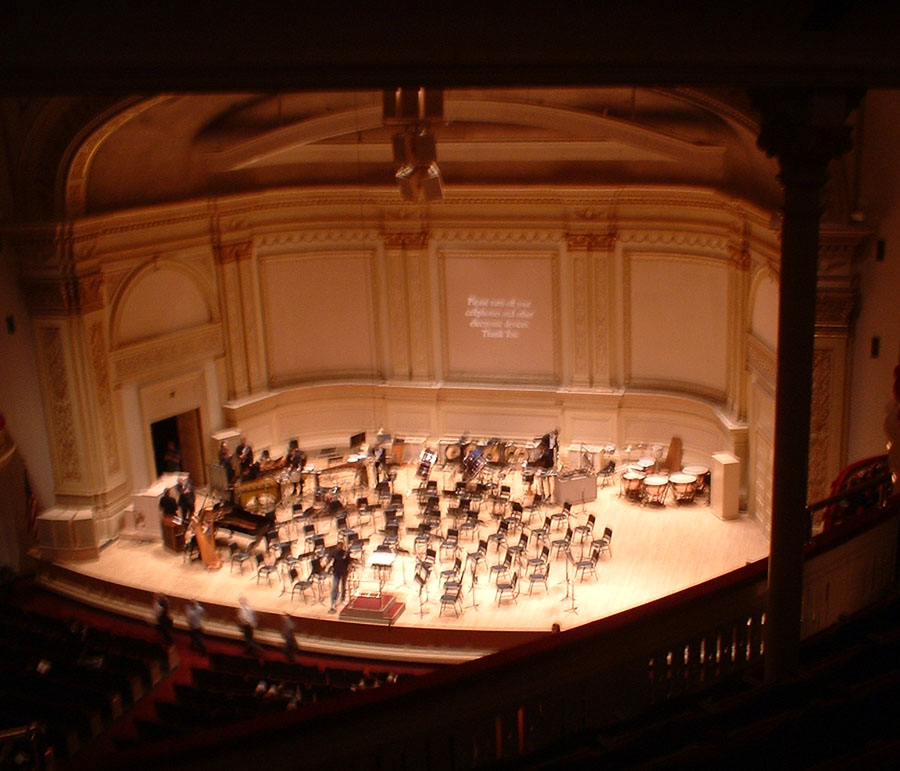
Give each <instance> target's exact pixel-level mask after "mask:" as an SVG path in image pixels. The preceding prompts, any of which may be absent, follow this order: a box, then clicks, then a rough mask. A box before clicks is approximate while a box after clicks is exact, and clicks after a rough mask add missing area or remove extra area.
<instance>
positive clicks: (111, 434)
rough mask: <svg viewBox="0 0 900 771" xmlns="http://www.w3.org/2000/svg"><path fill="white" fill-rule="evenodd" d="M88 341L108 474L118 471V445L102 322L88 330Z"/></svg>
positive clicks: (96, 323) (94, 324)
mask: <svg viewBox="0 0 900 771" xmlns="http://www.w3.org/2000/svg"><path fill="white" fill-rule="evenodd" d="M88 341H89V344H90V349H91V366H92V367H93V370H94V381H95V383H96V389H97V406H98V408H99V412H100V434H101V436H102V437H103V448H104V450H105V451H106V452H105V456H106V470H107V472H108V473H110V474H115V473H116V472H117V471H119V468H120V462H119V447H118V443H117V441H116V425H115V416H114V412H113V404H112V391H111V389H110V385H109V370H108V367H107V363H106V340H105V339H104V335H103V323H102V322H100V321H97V322H95V323H93V324H91V326H90V329H89V330H88Z"/></svg>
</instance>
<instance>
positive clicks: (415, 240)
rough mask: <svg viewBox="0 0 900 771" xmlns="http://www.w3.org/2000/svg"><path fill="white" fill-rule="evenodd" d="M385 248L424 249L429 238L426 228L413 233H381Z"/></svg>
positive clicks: (429, 234)
mask: <svg viewBox="0 0 900 771" xmlns="http://www.w3.org/2000/svg"><path fill="white" fill-rule="evenodd" d="M381 238H382V240H383V242H384V247H385V249H426V248H427V247H428V242H429V241H430V240H431V233H430V232H429V231H427V230H422V231H417V232H415V233H382V234H381Z"/></svg>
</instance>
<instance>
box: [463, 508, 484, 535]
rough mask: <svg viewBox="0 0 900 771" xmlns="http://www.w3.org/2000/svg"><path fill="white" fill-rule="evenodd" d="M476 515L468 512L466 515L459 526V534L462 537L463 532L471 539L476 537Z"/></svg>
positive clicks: (477, 523)
mask: <svg viewBox="0 0 900 771" xmlns="http://www.w3.org/2000/svg"><path fill="white" fill-rule="evenodd" d="M479 524H480V523H479V522H478V515H477V514H476V513H473V512H470V513H469V515H468V516H467V517H466V521H465V522H463V523H462V524H461V525H460V526H459V536H460V538H462V536H463V534H464V533H468V534H469V535H470V536H471V537H472V538H473V539H474V538H477V537H478V525H479Z"/></svg>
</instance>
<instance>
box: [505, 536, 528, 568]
mask: <svg viewBox="0 0 900 771" xmlns="http://www.w3.org/2000/svg"><path fill="white" fill-rule="evenodd" d="M526 551H528V534H527V533H522V534H521V535H520V536H519V542H518V543H516V544H513V545H512V546H507V547H506V554H507V556H509V555H510V554H511V555H512V556H513V559H515V560H516V564H518V563H520V562H521V561H522V559H523V557H524V556H525V552H526Z"/></svg>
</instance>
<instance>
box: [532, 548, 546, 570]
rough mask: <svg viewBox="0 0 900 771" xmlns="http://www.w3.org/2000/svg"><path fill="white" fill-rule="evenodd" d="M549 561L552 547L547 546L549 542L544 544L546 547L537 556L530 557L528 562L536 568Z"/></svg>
mask: <svg viewBox="0 0 900 771" xmlns="http://www.w3.org/2000/svg"><path fill="white" fill-rule="evenodd" d="M549 562H550V547H549V546H547V544H544V548H543V549H541V553H540V554H538V555H537V556H536V557H530V558H529V559H528V563H527V564H528V567H530V568H532V569H533V570H536V569H537V568H539V567H540V566H541V565H543V564H545V563H549Z"/></svg>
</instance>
